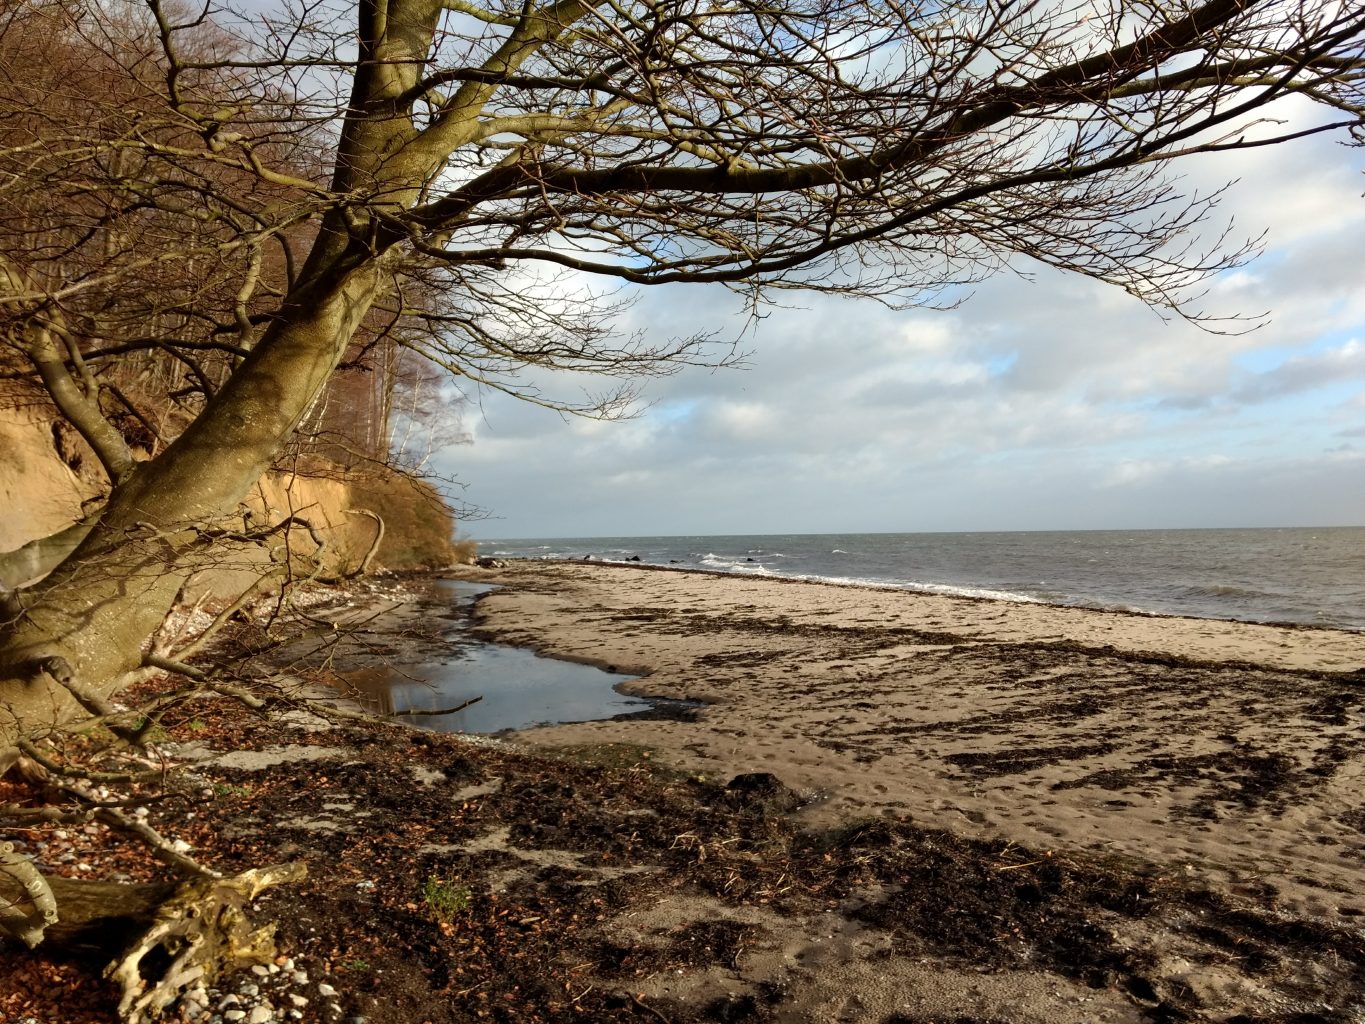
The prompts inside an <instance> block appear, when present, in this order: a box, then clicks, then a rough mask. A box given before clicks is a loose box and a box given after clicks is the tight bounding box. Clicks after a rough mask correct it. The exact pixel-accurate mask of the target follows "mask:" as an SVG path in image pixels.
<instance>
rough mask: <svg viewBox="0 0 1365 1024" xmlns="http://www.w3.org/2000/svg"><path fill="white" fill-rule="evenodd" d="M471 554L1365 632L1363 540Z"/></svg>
mask: <svg viewBox="0 0 1365 1024" xmlns="http://www.w3.org/2000/svg"><path fill="white" fill-rule="evenodd" d="M480 553H481V554H483V555H487V556H492V557H497V558H525V559H533V560H565V561H581V560H583V559H585V558H587V559H591V560H599V561H605V562H615V563H624V562H629V563H630V564H640V565H653V566H656V567H660V568H672V569H687V570H695V571H707V572H720V573H730V574H736V575H749V576H763V577H771V578H774V579H788V580H808V581H811V582H822V583H835V584H843V585H854V586H868V587H876V588H891V589H897V590H909V591H913V592H917V593H926V594H939V595H943V596H956V597H965V598H982V599H989V600H999V601H1009V602H1014V603H1021V604H1045V605H1056V606H1061V607H1082V608H1095V609H1101V610H1106V611H1121V612H1129V613H1138V614H1150V615H1176V616H1187V617H1194V618H1207V619H1221V620H1230V621H1240V622H1261V623H1274V624H1281V625H1292V626H1318V627H1325V628H1330V629H1348V630H1356V631H1359V630H1365V527H1322V528H1265V529H1252V528H1238V529H1228V530H1217V529H1200V530H1106V531H1049V532H1017V533H961V534H945V533H932V534H927V533H921V534H774V535H762V534H755V535H727V536H655V537H595V538H591V537H582V538H528V539H517V540H491V541H482V542H481V545H480Z"/></svg>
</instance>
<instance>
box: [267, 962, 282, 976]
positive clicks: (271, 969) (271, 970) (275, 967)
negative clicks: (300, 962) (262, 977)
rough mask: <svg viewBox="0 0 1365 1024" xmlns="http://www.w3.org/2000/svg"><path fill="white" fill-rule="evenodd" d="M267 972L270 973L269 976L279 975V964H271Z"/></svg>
mask: <svg viewBox="0 0 1365 1024" xmlns="http://www.w3.org/2000/svg"><path fill="white" fill-rule="evenodd" d="M266 972H267V973H269V974H279V973H280V965H279V964H271V965H270V966H269V967H267V968H266Z"/></svg>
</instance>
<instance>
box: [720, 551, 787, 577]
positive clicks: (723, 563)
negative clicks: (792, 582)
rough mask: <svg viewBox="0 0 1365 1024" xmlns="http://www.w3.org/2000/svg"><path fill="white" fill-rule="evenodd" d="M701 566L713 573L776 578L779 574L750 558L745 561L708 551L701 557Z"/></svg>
mask: <svg viewBox="0 0 1365 1024" xmlns="http://www.w3.org/2000/svg"><path fill="white" fill-rule="evenodd" d="M700 561H701V564H702V565H703V566H704V567H705V568H707V569H711V570H713V571H715V572H738V573H746V574H748V575H751V576H778V575H781V574H780V573H776V572H773V571H772V570H771V569H768V568H765V567H764V566H763V564H762V563H760V562H756V561H754V560H753V559H752V558H750V559H748V560H747V561H746V560H744V559H740V558H736V557H733V556H728V555H718V554H716V553H714V552H710V551H708V552H707V553H706V554H704V555H702V556H701V559H700Z"/></svg>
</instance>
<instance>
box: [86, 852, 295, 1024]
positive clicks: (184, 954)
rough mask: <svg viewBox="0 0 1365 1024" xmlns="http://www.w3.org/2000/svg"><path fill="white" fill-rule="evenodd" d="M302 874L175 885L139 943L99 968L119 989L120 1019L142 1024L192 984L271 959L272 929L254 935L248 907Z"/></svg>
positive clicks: (257, 874)
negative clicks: (260, 897)
mask: <svg viewBox="0 0 1365 1024" xmlns="http://www.w3.org/2000/svg"><path fill="white" fill-rule="evenodd" d="M307 873H308V872H307V868H306V867H305V866H304V865H303V864H302V863H293V864H277V865H275V866H273V867H265V868H252V869H251V870H249V871H243V872H242V873H241V874H240V875H235V876H233V877H232V878H219V879H210V878H197V879H193V880H192V881H188V882H185V883H183V884H181V885H180V886H179V887H178V888H177V889H176V890H175V892H174V893H173V894H172V895H171V896H170V897H169V898H168V899H166V900H165V901H164V902H162V903H161V904H160V905H159V906H158V907H156V909H155V911H154V914H153V917H152V923H151V926H150V927H149V928H148V929H147V930H146V931H145V932H144V933H143V934H142V936H141V937H140V938H138V939H137V940H135V941H134V942H133V943H132V944H131V945H130V946H129V947H128V948H127V950H126V951H125V952H124V954H123V955H122V956H120V957H119V958H118V959H117V960H115V961H114V962H112V963H111V964H110V965H109V966H108V967H106V968H105V971H104V974H105V977H108V978H111V979H113V980H114V981H115V982H116V983H117V984H118V985H119V987H120V989H121V990H122V991H121V995H120V998H119V1007H118V1010H119V1018H120V1020H122V1021H124V1022H125V1024H142V1022H144V1021H147V1020H149V1019H152V1018H155V1017H156V1016H157V1015H158V1014H160V1013H161V1012H162V1011H164V1010H165V1009H166V1008H167V1007H169V1006H170V1005H171V1004H172V1003H174V1002H175V1001H176V1000H177V999H179V998H180V997H181V996H182V995H183V994H184V993H185V991H186V990H187V989H189V988H190V987H192V986H194V985H195V984H197V983H204V984H211V983H212V982H213V981H214V979H215V978H217V977H218V976H219V975H220V974H223V973H228V972H231V971H234V970H237V969H240V968H243V967H247V966H250V965H251V964H264V963H268V962H269V961H270V960H271V958H273V957H274V955H275V926H274V925H273V924H267V925H263V926H261V927H259V928H253V927H252V925H251V922H250V921H249V920H247V916H246V912H245V908H246V905H247V904H249V903H250V902H251V901H252V900H254V899H255V898H256V897H257V896H258V895H259V894H260V893H261V892H263V891H264V890H266V889H269V888H271V887H272V886H276V885H281V884H283V883H286V882H298V881H302V880H303V878H304V877H305V876H306V875H307Z"/></svg>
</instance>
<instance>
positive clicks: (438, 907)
mask: <svg viewBox="0 0 1365 1024" xmlns="http://www.w3.org/2000/svg"><path fill="white" fill-rule="evenodd" d="M470 895H471V894H470V891H469V889H468V887H466V886H463V885H458V884H456V883H455V882H449V881H445V880H444V879H440V878H437V877H436V876H435V875H432V876H431V877H430V878H428V879H427V880H426V881H425V882H423V883H422V902H424V903H425V904H426V905H427V909H428V910H430V911H431V913H432V916H433V917H435V918H436V920H438V921H440V922H442V923H443V924H448V923H450V920H451V919H452V918H454V917H456V916H457V915H459V914H463V913H464V912H465V911H466V910H467V909H469V897H470Z"/></svg>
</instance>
